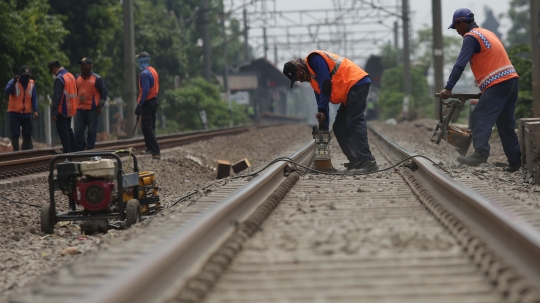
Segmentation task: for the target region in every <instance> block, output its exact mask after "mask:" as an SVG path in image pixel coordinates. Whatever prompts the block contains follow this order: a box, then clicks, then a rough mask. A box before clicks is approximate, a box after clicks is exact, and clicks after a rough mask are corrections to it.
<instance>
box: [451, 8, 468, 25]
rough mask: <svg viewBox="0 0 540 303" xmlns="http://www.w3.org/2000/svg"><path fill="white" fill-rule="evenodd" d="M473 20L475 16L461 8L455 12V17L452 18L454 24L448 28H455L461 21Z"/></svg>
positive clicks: (466, 9)
mask: <svg viewBox="0 0 540 303" xmlns="http://www.w3.org/2000/svg"><path fill="white" fill-rule="evenodd" d="M466 20H473V21H474V14H473V13H472V12H471V10H470V9H468V8H459V9H458V10H456V11H455V12H454V17H453V18H452V24H450V26H449V27H448V28H455V27H454V24H456V22H459V21H466Z"/></svg>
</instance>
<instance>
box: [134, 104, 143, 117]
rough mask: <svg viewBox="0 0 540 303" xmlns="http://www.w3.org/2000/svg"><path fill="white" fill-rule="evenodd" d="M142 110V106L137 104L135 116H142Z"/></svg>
mask: <svg viewBox="0 0 540 303" xmlns="http://www.w3.org/2000/svg"><path fill="white" fill-rule="evenodd" d="M141 112H142V106H140V105H137V108H136V109H135V116H140V115H141Z"/></svg>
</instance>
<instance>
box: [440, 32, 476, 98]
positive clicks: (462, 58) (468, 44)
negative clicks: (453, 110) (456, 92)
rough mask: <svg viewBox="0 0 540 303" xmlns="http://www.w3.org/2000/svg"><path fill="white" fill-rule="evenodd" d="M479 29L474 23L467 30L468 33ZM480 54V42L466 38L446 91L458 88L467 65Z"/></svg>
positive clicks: (469, 37) (470, 37)
mask: <svg viewBox="0 0 540 303" xmlns="http://www.w3.org/2000/svg"><path fill="white" fill-rule="evenodd" d="M477 27H478V25H476V23H472V24H471V25H470V26H469V28H468V29H467V32H469V31H471V30H472V29H473V28H477ZM478 53H480V43H479V42H478V40H476V38H474V37H472V36H465V37H464V38H463V45H462V46H461V51H460V52H459V56H458V58H457V60H456V63H455V64H454V68H452V73H450V77H448V82H447V83H446V86H445V89H447V90H452V89H453V88H454V86H456V83H457V82H458V80H459V78H460V77H461V74H462V73H463V71H464V70H465V67H466V66H467V63H469V61H471V58H472V56H473V55H474V54H478Z"/></svg>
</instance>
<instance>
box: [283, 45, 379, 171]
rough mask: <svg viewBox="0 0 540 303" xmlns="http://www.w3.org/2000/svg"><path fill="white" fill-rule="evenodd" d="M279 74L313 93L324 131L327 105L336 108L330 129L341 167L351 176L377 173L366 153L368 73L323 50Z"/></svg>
mask: <svg viewBox="0 0 540 303" xmlns="http://www.w3.org/2000/svg"><path fill="white" fill-rule="evenodd" d="M283 74H284V75H285V76H287V78H289V79H290V80H291V88H292V86H293V84H294V82H296V81H300V82H309V84H311V87H312V88H313V90H314V91H315V98H316V99H317V107H318V112H317V114H316V115H315V117H316V118H317V120H318V121H319V123H320V124H323V125H324V128H323V129H324V130H328V124H329V116H328V114H329V102H332V103H334V104H340V106H339V109H338V111H337V114H336V119H335V121H334V124H333V126H332V128H333V130H334V134H335V136H336V139H337V141H338V143H339V146H340V147H341V150H342V151H343V153H344V154H345V156H346V157H347V159H348V160H349V163H347V164H345V166H346V167H347V170H349V171H351V172H353V173H367V172H370V171H376V170H378V168H379V167H378V165H377V162H376V161H375V157H373V155H372V154H371V151H370V149H369V143H368V137H367V124H366V117H365V116H364V112H365V111H366V99H367V96H368V93H369V88H370V85H371V80H370V78H369V75H368V73H366V72H365V71H364V70H363V69H361V68H360V67H358V66H357V65H356V64H354V63H353V62H352V61H351V60H349V59H347V58H344V57H340V56H338V55H336V54H332V53H330V52H327V51H323V50H316V51H313V52H311V53H309V54H308V56H307V57H306V58H305V59H302V58H298V59H296V60H291V61H289V62H287V63H285V65H284V67H283Z"/></svg>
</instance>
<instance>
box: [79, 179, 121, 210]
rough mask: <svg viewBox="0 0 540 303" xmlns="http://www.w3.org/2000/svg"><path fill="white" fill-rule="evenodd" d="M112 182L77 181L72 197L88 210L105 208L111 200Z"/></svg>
mask: <svg viewBox="0 0 540 303" xmlns="http://www.w3.org/2000/svg"><path fill="white" fill-rule="evenodd" d="M113 191H114V182H110V181H90V182H84V181H83V182H81V181H79V182H77V185H75V190H74V191H73V199H75V201H77V203H78V204H79V205H81V206H82V207H84V209H86V210H89V211H99V210H103V209H106V208H107V207H109V205H110V204H111V202H112V199H113Z"/></svg>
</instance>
